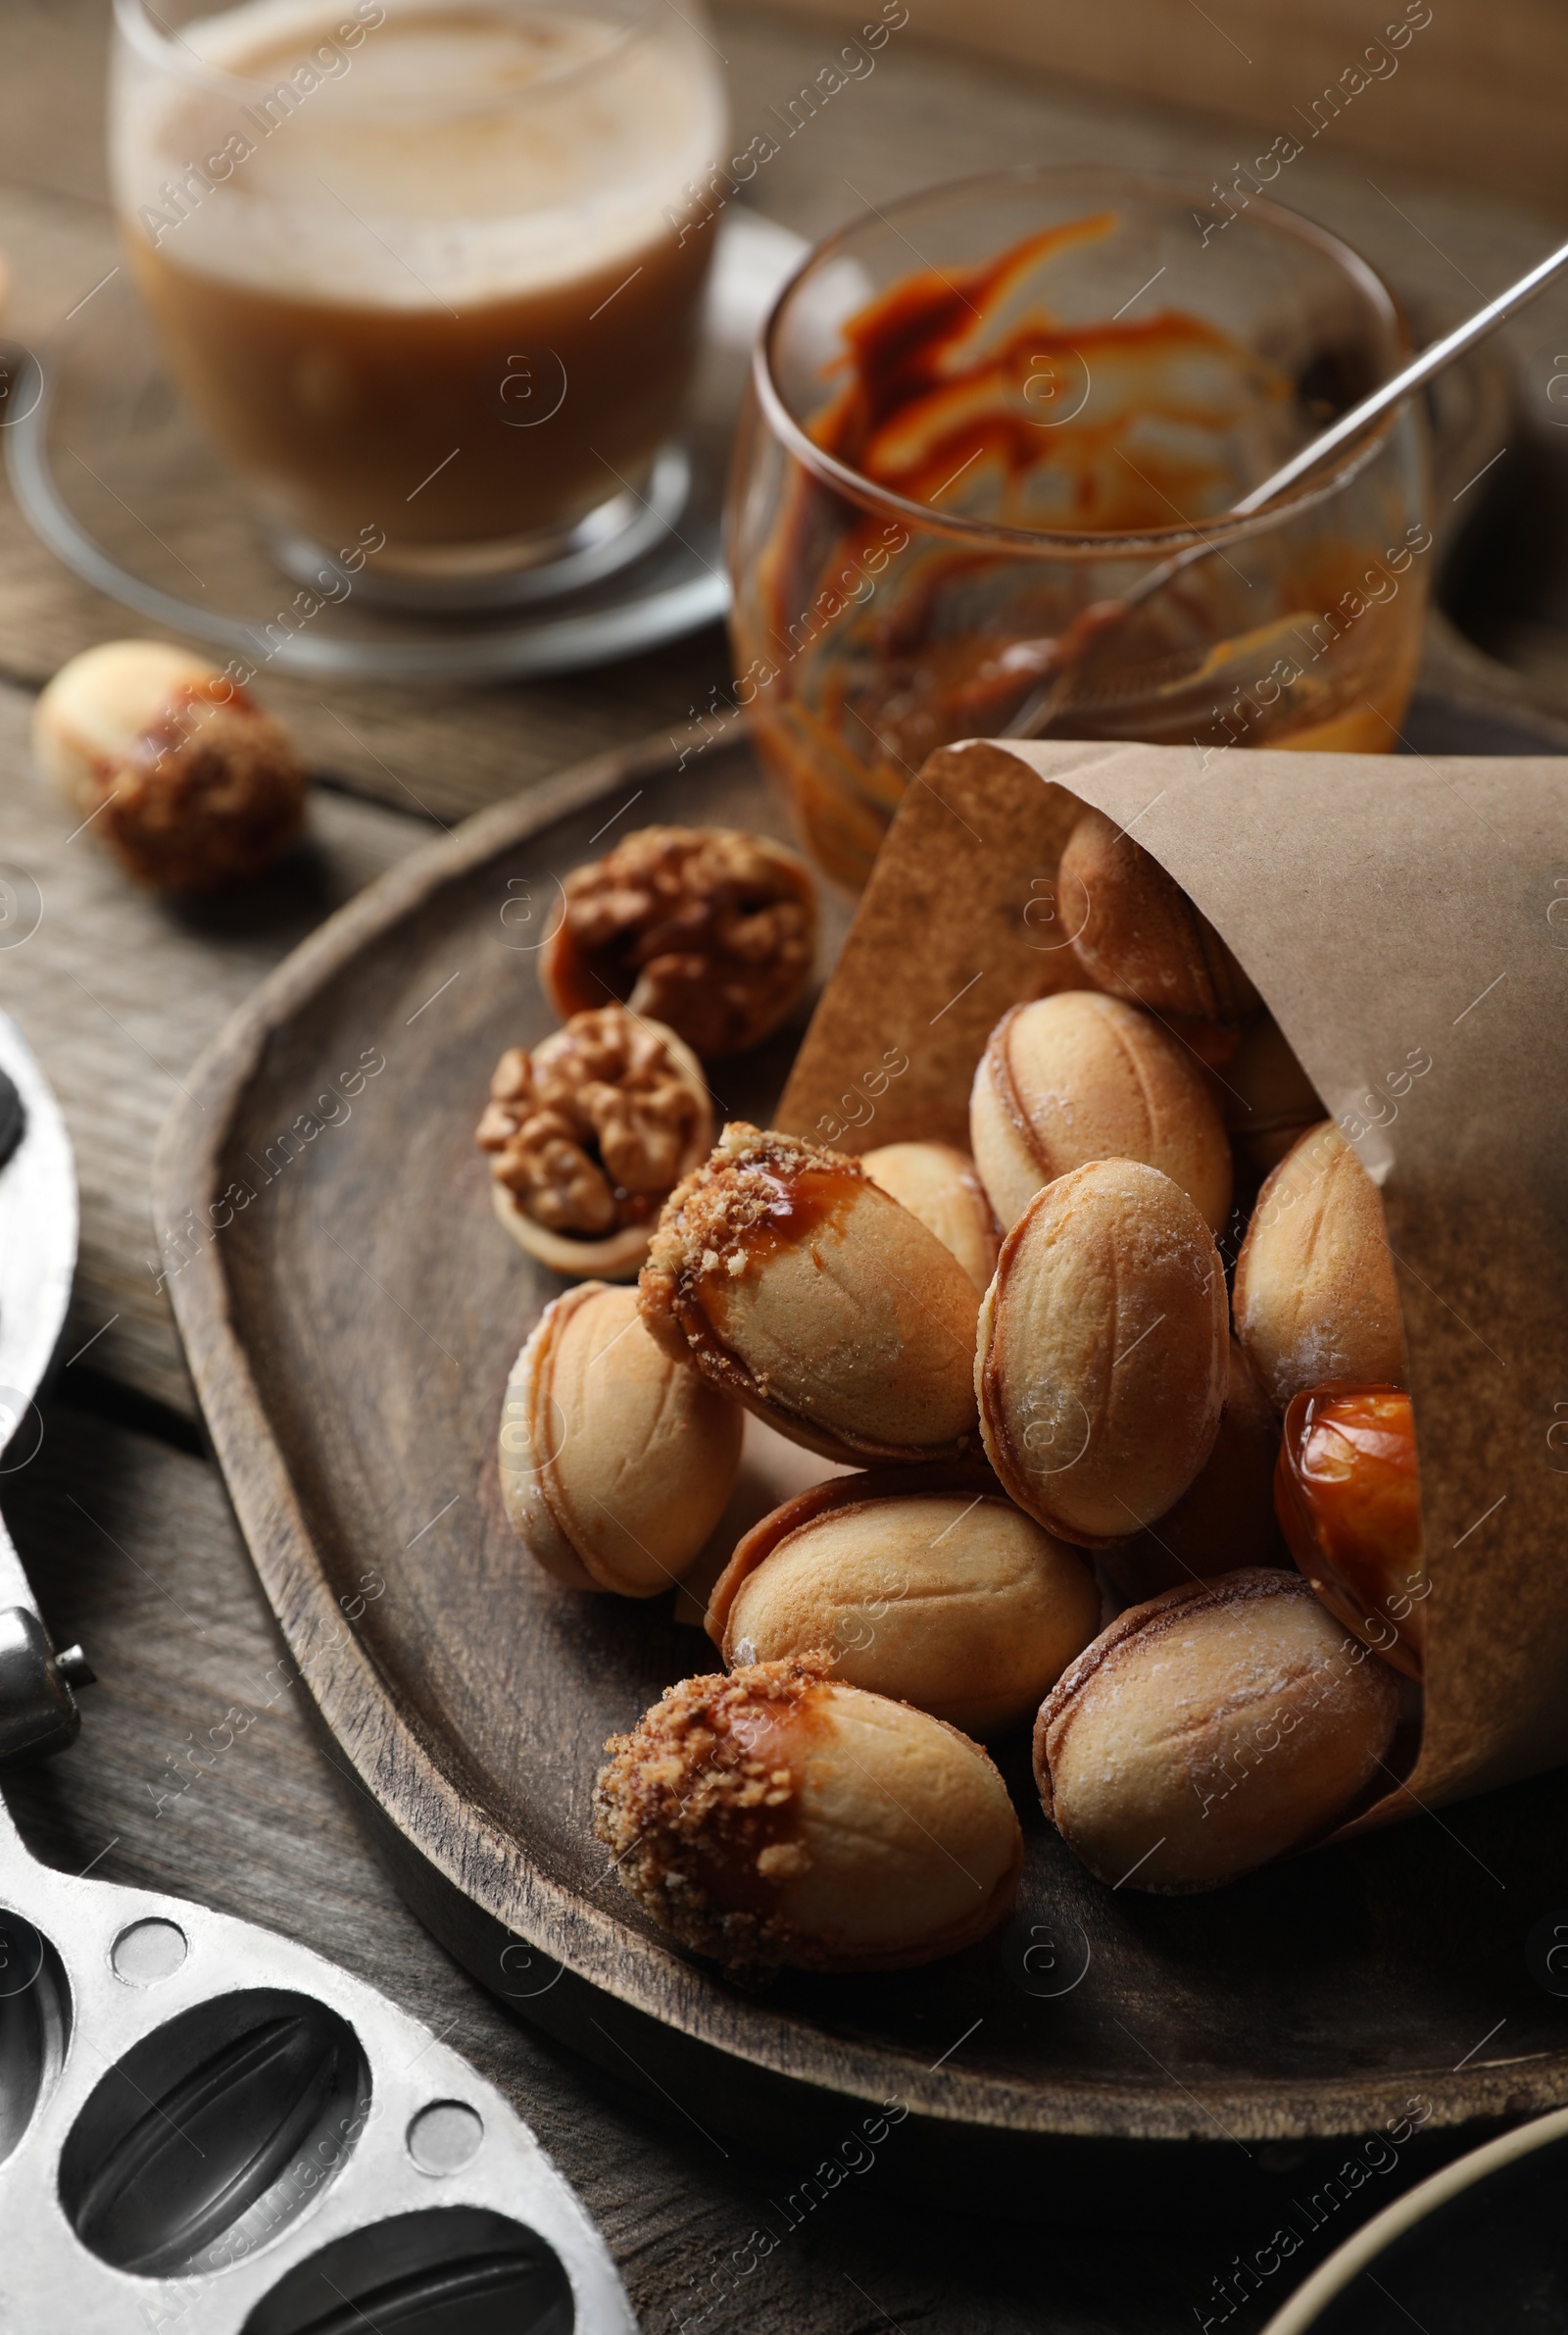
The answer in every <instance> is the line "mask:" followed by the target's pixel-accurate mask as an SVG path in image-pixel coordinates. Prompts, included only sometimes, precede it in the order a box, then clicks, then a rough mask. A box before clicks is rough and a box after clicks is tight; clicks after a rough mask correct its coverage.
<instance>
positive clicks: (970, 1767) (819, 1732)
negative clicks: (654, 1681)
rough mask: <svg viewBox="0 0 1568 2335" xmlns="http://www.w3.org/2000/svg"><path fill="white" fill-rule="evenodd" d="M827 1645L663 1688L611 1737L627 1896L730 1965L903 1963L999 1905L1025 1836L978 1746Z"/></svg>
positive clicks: (608, 1812) (616, 1852)
mask: <svg viewBox="0 0 1568 2335" xmlns="http://www.w3.org/2000/svg"><path fill="white" fill-rule="evenodd" d="M831 1668H832V1664H831V1661H830V1659H829V1658H828V1657H827V1656H826V1655H823V1654H815V1655H806V1656H802V1657H799V1658H797V1659H796V1660H793V1661H790V1662H778V1663H758V1664H753V1665H751V1666H748V1667H747V1668H744V1669H739V1670H735V1671H732V1672H731V1673H730V1674H729V1675H728V1676H723V1675H719V1676H713V1677H704V1678H687V1679H684V1680H683V1681H682V1682H681V1684H680V1685H679V1686H672V1687H669V1688H667V1689H666V1690H665V1693H664V1697H663V1700H662V1702H660V1703H656V1704H655V1706H654V1708H653V1709H652V1710H651V1711H650V1712H648V1713H647V1714H646V1715H645V1716H644V1717H643V1719H642V1720H641V1722H640V1724H639V1725H638V1726H637V1727H636V1728H634V1730H633V1731H632V1733H631V1734H629V1735H617V1736H613V1737H612V1738H611V1740H610V1742H609V1743H608V1744H607V1745H606V1746H605V1748H606V1750H607V1751H608V1752H609V1753H610V1755H611V1757H610V1760H609V1762H608V1764H606V1765H605V1766H604V1767H603V1768H602V1769H601V1770H600V1774H599V1780H598V1785H597V1788H596V1791H595V1795H594V1831H595V1834H596V1836H597V1837H598V1839H599V1840H600V1841H601V1842H602V1843H603V1844H604V1846H605V1847H606V1848H607V1849H608V1850H609V1851H610V1853H611V1856H612V1858H613V1867H614V1871H615V1874H616V1877H617V1878H618V1879H619V1881H620V1883H621V1886H622V1887H623V1888H625V1889H627V1890H629V1891H630V1893H631V1895H632V1896H633V1897H634V1898H636V1900H637V1902H638V1904H639V1905H640V1906H641V1907H642V1908H643V1909H644V1911H645V1912H646V1913H649V1914H651V1915H652V1917H653V1919H654V1920H655V1921H657V1922H658V1923H659V1925H660V1927H661V1928H662V1929H666V1930H669V1931H671V1932H672V1933H673V1934H674V1936H675V1937H676V1938H677V1939H678V1940H679V1942H680V1943H681V1944H682V1945H683V1946H687V1947H690V1948H691V1949H692V1950H693V1951H694V1952H695V1953H698V1954H706V1955H711V1956H712V1957H713V1958H714V1959H715V1960H716V1961H718V1962H721V1963H722V1964H723V1965H724V1967H725V1968H726V1969H727V1970H729V1971H731V1972H734V1973H737V1974H740V1975H747V1976H760V1975H766V1974H768V1973H770V1972H771V1971H773V1970H775V1969H777V1968H778V1966H779V1965H780V1964H781V1963H789V1964H793V1965H795V1966H796V1967H798V1968H802V1969H808V1970H841V1971H854V1970H898V1969H907V1968H908V1967H910V1966H911V1965H912V1964H915V1963H918V1962H935V1961H936V1960H937V1959H938V1958H939V1957H940V1956H942V1955H946V1954H956V1953H957V1951H958V1950H959V1948H960V1947H964V1946H972V1945H973V1944H974V1943H975V1941H976V1940H977V1939H978V1938H983V1937H984V1936H985V1935H986V1933H987V1932H988V1931H989V1930H991V1929H994V1928H995V1927H996V1925H997V1923H998V1922H999V1921H1001V1920H1002V1919H1004V1917H1005V1914H1006V1913H1007V1911H1008V1908H1009V1907H1010V1906H1011V1903H1012V1898H1013V1893H1014V1891H1015V1889H1016V1887H1017V1882H1018V1873H1019V1869H1020V1867H1021V1865H1022V1863H1023V1835H1022V1833H1021V1831H1020V1830H1019V1826H1018V1819H1017V1817H1016V1815H1015V1814H1014V1813H1013V1809H1012V1803H1011V1801H1010V1800H1009V1799H1008V1797H1007V1790H1006V1786H1005V1784H1004V1782H1003V1780H1002V1777H1001V1776H1000V1775H999V1774H998V1772H997V1770H996V1767H995V1766H994V1765H993V1764H992V1762H991V1761H990V1759H989V1758H988V1757H987V1756H986V1754H985V1753H984V1752H983V1751H982V1750H981V1748H980V1746H979V1745H978V1744H977V1743H971V1742H970V1740H969V1738H968V1736H966V1735H960V1734H959V1732H958V1730H957V1729H956V1727H949V1726H944V1725H943V1723H942V1721H941V1720H940V1719H936V1718H931V1717H929V1716H928V1715H927V1714H926V1713H925V1712H923V1711H914V1710H911V1709H910V1708H909V1706H908V1705H907V1703H893V1702H890V1701H888V1699H887V1698H886V1697H885V1696H883V1695H871V1694H866V1693H864V1692H863V1691H862V1690H861V1689H860V1688H859V1687H855V1686H841V1685H839V1684H837V1683H836V1682H835V1681H834V1679H833V1678H832V1677H831V1675H830V1672H831Z"/></svg>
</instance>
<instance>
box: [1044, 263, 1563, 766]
mask: <svg viewBox="0 0 1568 2335" xmlns="http://www.w3.org/2000/svg"><path fill="white" fill-rule="evenodd" d="M1564 268H1568V243H1564V244H1563V245H1562V246H1561V247H1560V249H1558V250H1556V251H1554V252H1552V253H1550V254H1549V256H1548V257H1547V258H1545V259H1544V260H1538V261H1537V263H1536V265H1535V266H1534V267H1533V268H1532V269H1530V270H1529V271H1528V272H1527V273H1525V274H1524V275H1521V276H1520V278H1519V280H1518V282H1517V283H1514V284H1510V285H1509V287H1508V289H1507V290H1506V291H1505V292H1499V293H1498V294H1497V297H1496V298H1495V300H1489V301H1488V303H1487V305H1486V307H1485V308H1481V309H1478V310H1477V311H1476V313H1475V315H1474V316H1473V317H1470V318H1467V319H1466V321H1465V323H1462V324H1456V325H1455V326H1454V328H1453V330H1452V331H1451V332H1446V333H1445V334H1444V336H1443V338H1442V339H1441V340H1435V341H1433V342H1432V343H1431V344H1430V346H1429V347H1427V348H1424V349H1423V350H1422V351H1421V352H1420V354H1419V356H1416V357H1413V358H1412V359H1411V360H1410V363H1409V364H1408V365H1407V366H1406V367H1405V368H1404V370H1403V372H1402V373H1396V374H1395V375H1394V376H1393V378H1392V379H1391V380H1387V381H1385V382H1384V383H1383V384H1382V386H1381V388H1377V389H1374V390H1373V391H1372V394H1371V395H1370V397H1363V398H1362V400H1361V402H1360V404H1359V405H1355V406H1352V407H1351V408H1350V410H1349V412H1348V414H1342V415H1341V417H1340V419H1339V421H1338V422H1331V423H1330V425H1329V427H1328V428H1327V429H1325V430H1322V431H1320V433H1319V434H1318V436H1316V437H1315V438H1310V439H1308V441H1307V443H1306V444H1305V445H1304V446H1302V447H1301V448H1300V449H1299V452H1297V453H1295V454H1293V455H1292V456H1291V458H1290V460H1289V462H1284V463H1281V465H1280V467H1279V469H1278V470H1277V471H1271V472H1270V473H1269V475H1268V476H1267V477H1266V478H1265V479H1264V480H1263V482H1262V484H1261V485H1260V486H1254V487H1253V488H1252V489H1251V491H1250V493H1249V494H1245V495H1244V496H1243V497H1242V499H1241V501H1240V502H1239V503H1233V504H1232V506H1231V508H1230V509H1229V510H1228V511H1226V512H1223V513H1221V514H1220V517H1219V518H1218V519H1217V520H1215V521H1214V522H1213V523H1214V524H1215V525H1216V526H1217V525H1222V524H1223V523H1224V522H1225V521H1226V520H1232V519H1250V518H1252V517H1253V516H1254V514H1255V513H1257V512H1259V511H1262V510H1265V509H1266V508H1267V506H1268V505H1269V504H1270V503H1271V502H1273V500H1274V498H1275V496H1276V495H1282V494H1284V492H1285V490H1286V489H1287V487H1291V486H1294V485H1295V484H1296V482H1297V480H1298V479H1299V478H1304V477H1305V476H1306V474H1307V472H1310V471H1314V470H1316V468H1317V466H1318V465H1319V463H1321V462H1325V461H1327V459H1328V457H1329V456H1330V455H1331V454H1337V453H1338V452H1339V451H1340V449H1341V447H1342V446H1348V445H1349V444H1350V443H1351V441H1352V440H1353V439H1355V438H1358V437H1359V436H1360V435H1361V433H1362V431H1363V430H1365V429H1367V428H1369V427H1370V425H1371V424H1372V423H1373V422H1377V421H1379V420H1380V419H1381V418H1382V416H1383V415H1385V414H1387V413H1388V412H1389V411H1390V410H1391V409H1392V408H1393V407H1395V406H1397V405H1402V404H1403V402H1404V400H1405V399H1406V398H1408V397H1411V396H1413V395H1414V393H1415V391H1416V390H1417V389H1420V388H1422V387H1423V386H1424V385H1425V383H1426V382H1428V381H1431V380H1435V379H1436V378H1437V376H1438V374H1439V373H1444V372H1446V369H1447V368H1448V367H1449V366H1450V365H1452V364H1453V362H1454V360H1455V359H1456V358H1459V357H1462V356H1463V355H1464V354H1465V352H1466V351H1467V350H1469V349H1473V348H1474V347H1475V346H1476V345H1477V343H1478V342H1479V341H1483V340H1485V339H1486V337H1487V335H1488V334H1489V333H1490V332H1494V331H1495V329H1496V327H1497V326H1498V325H1499V324H1500V323H1504V322H1505V321H1506V319H1507V318H1509V317H1511V316H1513V315H1515V314H1516V312H1517V311H1518V310H1519V309H1521V308H1523V307H1524V306H1525V304H1526V303H1527V301H1530V300H1533V299H1534V298H1535V296H1536V294H1537V293H1538V292H1539V291H1542V290H1543V289H1544V287H1545V285H1547V284H1548V283H1550V282H1551V280H1552V278H1553V277H1554V276H1556V275H1559V274H1560V273H1562V271H1563V269H1564ZM1217 548H1218V546H1217V545H1216V544H1215V543H1214V542H1213V541H1212V540H1211V539H1209V538H1208V537H1205V538H1204V539H1203V540H1202V541H1201V542H1199V543H1192V544H1188V545H1186V546H1185V547H1184V548H1183V549H1182V550H1181V551H1179V552H1174V553H1173V554H1172V555H1171V557H1170V558H1169V559H1167V560H1162V561H1161V562H1160V563H1159V565H1158V566H1157V567H1155V568H1151V569H1150V571H1149V572H1148V573H1147V574H1146V575H1143V576H1141V577H1140V578H1139V580H1138V582H1137V583H1136V584H1134V585H1133V587H1132V589H1131V590H1130V591H1128V592H1127V593H1125V594H1124V595H1123V596H1122V597H1121V598H1120V599H1119V600H1112V601H1105V602H1103V603H1101V604H1100V605H1099V606H1097V607H1096V608H1094V609H1090V610H1086V611H1085V612H1084V615H1083V616H1081V617H1080V618H1079V619H1078V620H1077V621H1076V622H1075V623H1074V624H1072V625H1071V626H1069V628H1068V630H1067V631H1066V632H1064V633H1063V635H1062V637H1061V639H1060V640H1059V641H1058V642H1057V644H1056V656H1055V661H1054V665H1053V667H1052V670H1051V671H1049V672H1048V673H1047V674H1046V677H1045V678H1044V680H1043V681H1042V682H1041V683H1040V685H1039V687H1038V688H1037V689H1035V690H1034V691H1032V693H1031V694H1030V695H1029V696H1028V697H1027V698H1026V699H1025V700H1024V702H1023V704H1022V705H1021V706H1020V707H1019V709H1018V711H1017V713H1016V714H1014V716H1013V718H1012V720H1010V721H1009V722H1008V723H1007V725H1006V727H1005V729H1004V731H1003V733H1002V734H1003V736H1004V737H1008V738H1038V737H1040V736H1041V735H1042V734H1043V732H1044V731H1045V730H1047V729H1048V728H1049V727H1050V725H1051V723H1052V722H1053V721H1054V720H1056V718H1057V717H1058V716H1059V715H1060V714H1061V712H1062V711H1063V709H1064V707H1065V706H1066V704H1067V702H1068V700H1069V699H1070V697H1071V695H1072V689H1073V683H1074V679H1075V677H1076V675H1077V674H1078V673H1079V672H1080V671H1082V668H1083V665H1084V661H1085V659H1086V657H1087V656H1088V655H1089V653H1090V651H1091V650H1092V649H1094V648H1098V646H1099V644H1100V643H1101V642H1102V641H1103V640H1104V639H1105V638H1106V637H1107V635H1109V634H1110V633H1113V632H1115V631H1118V630H1119V629H1120V627H1121V625H1122V624H1123V623H1124V622H1125V621H1126V620H1127V618H1128V617H1130V616H1131V615H1132V613H1133V611H1134V610H1135V609H1138V608H1141V607H1142V606H1143V605H1144V603H1145V601H1147V600H1150V599H1152V597H1153V595H1154V594H1155V593H1156V592H1159V591H1163V589H1164V587H1165V586H1166V584H1168V583H1169V582H1170V581H1171V580H1172V578H1173V577H1175V576H1177V575H1180V574H1182V573H1183V572H1184V571H1186V570H1187V569H1188V568H1191V567H1193V566H1195V565H1196V564H1197V562H1199V561H1200V560H1206V559H1207V558H1208V557H1209V555H1210V553H1212V552H1213V551H1215V550H1216V549H1217Z"/></svg>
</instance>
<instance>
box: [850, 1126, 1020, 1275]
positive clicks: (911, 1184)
mask: <svg viewBox="0 0 1568 2335" xmlns="http://www.w3.org/2000/svg"><path fill="white" fill-rule="evenodd" d="M860 1166H861V1167H862V1168H864V1169H865V1172H866V1174H867V1175H868V1176H869V1177H870V1178H871V1181H872V1182H873V1183H874V1184H880V1185H881V1187H882V1189H883V1191H884V1192H887V1193H890V1194H891V1196H892V1197H893V1198H894V1199H895V1200H896V1201H897V1202H898V1203H899V1206H900V1207H901V1208H907V1210H908V1212H909V1214H910V1216H911V1217H919V1219H920V1221H921V1223H922V1224H923V1225H924V1226H925V1228H926V1230H927V1231H928V1232H934V1233H935V1234H936V1236H937V1238H938V1240H939V1241H940V1242H941V1243H942V1246H943V1247H944V1248H945V1249H951V1250H952V1252H953V1254H954V1256H955V1257H956V1259H957V1260H958V1263H959V1264H960V1265H961V1266H962V1267H963V1269H964V1271H965V1272H966V1273H967V1274H968V1276H969V1278H970V1280H971V1281H972V1282H973V1283H974V1285H975V1287H976V1288H977V1289H985V1288H987V1287H989V1285H990V1281H991V1276H992V1274H993V1273H994V1272H995V1271H996V1269H997V1251H998V1249H999V1248H1000V1247H1001V1245H1002V1234H1001V1232H1000V1231H999V1230H998V1227H997V1219H996V1217H994V1216H993V1215H992V1213H991V1203H990V1201H989V1200H988V1199H987V1198H986V1192H985V1186H984V1184H982V1182H981V1181H980V1177H979V1175H978V1173H977V1172H976V1169H975V1164H974V1162H973V1160H971V1159H970V1157H969V1155H968V1153H967V1152H961V1151H957V1150H956V1149H955V1148H954V1146H953V1145H952V1144H951V1143H884V1144H882V1145H881V1146H880V1147H879V1148H878V1149H877V1150H875V1151H865V1152H861V1154H860Z"/></svg>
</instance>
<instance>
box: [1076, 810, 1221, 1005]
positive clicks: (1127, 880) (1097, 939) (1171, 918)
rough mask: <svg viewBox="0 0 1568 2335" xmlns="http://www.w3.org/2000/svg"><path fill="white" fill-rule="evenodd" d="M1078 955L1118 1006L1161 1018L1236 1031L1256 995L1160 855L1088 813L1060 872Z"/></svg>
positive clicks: (1094, 813)
mask: <svg viewBox="0 0 1568 2335" xmlns="http://www.w3.org/2000/svg"><path fill="white" fill-rule="evenodd" d="M1056 893H1057V899H1058V902H1059V911H1060V915H1061V919H1062V922H1063V924H1064V926H1065V928H1066V930H1067V931H1068V932H1069V933H1070V934H1072V936H1073V940H1072V948H1073V954H1074V955H1075V956H1076V958H1077V959H1078V962H1079V964H1080V965H1081V966H1082V967H1083V969H1084V970H1085V972H1086V973H1088V975H1089V977H1090V978H1091V980H1093V981H1095V982H1096V983H1098V985H1099V986H1100V987H1101V988H1102V989H1108V990H1109V991H1110V992H1111V994H1112V995H1113V996H1115V997H1125V998H1130V999H1131V1000H1132V1002H1133V1003H1134V1004H1135V1005H1141V1006H1149V1007H1151V1008H1152V1009H1153V1010H1155V1011H1156V1012H1159V1013H1162V1014H1183V1015H1189V1016H1191V1017H1192V1018H1193V1019H1194V1020H1198V1021H1220V1022H1228V1023H1230V1024H1232V1025H1235V1024H1238V1023H1240V1022H1242V1021H1245V1020H1246V1018H1247V1017H1248V1015H1249V1014H1251V1013H1253V1012H1255V1010H1256V1007H1257V1002H1258V1000H1257V991H1256V990H1255V989H1254V988H1253V986H1252V984H1251V982H1250V980H1249V978H1248V976H1247V974H1246V973H1245V972H1244V971H1243V969H1242V967H1241V966H1240V964H1239V963H1238V962H1237V960H1236V958H1235V956H1234V955H1233V954H1232V952H1231V951H1230V949H1229V948H1227V946H1226V945H1225V943H1224V941H1222V940H1221V938H1220V936H1219V934H1218V933H1217V932H1216V931H1215V929H1214V927H1213V925H1212V924H1211V923H1210V922H1209V920H1208V919H1207V918H1206V917H1205V916H1203V915H1202V914H1201V912H1200V911H1199V910H1198V909H1197V908H1196V907H1195V906H1194V905H1193V902H1192V901H1191V900H1190V899H1189V898H1188V896H1187V894H1186V893H1185V892H1184V891H1183V890H1182V887H1181V885H1180V884H1179V883H1178V882H1177V881H1176V879H1175V877H1174V876H1173V875H1168V874H1167V873H1166V871H1165V869H1163V868H1162V867H1161V866H1160V864H1159V862H1158V861H1157V860H1156V859H1155V858H1154V856H1153V854H1152V852H1147V851H1145V849H1144V848H1143V845H1142V844H1140V843H1135V842H1134V840H1133V838H1132V836H1131V835H1129V834H1128V832H1127V830H1126V828H1125V827H1118V826H1117V825H1116V824H1115V822H1114V821H1113V820H1108V819H1107V818H1106V817H1105V815H1104V813H1103V811H1086V812H1085V813H1084V815H1083V817H1082V819H1080V820H1079V821H1078V823H1077V825H1076V826H1075V827H1074V828H1073V831H1072V833H1071V834H1070V835H1069V836H1068V838H1067V843H1066V848H1065V849H1064V851H1063V852H1062V855H1061V863H1060V866H1059V867H1058V869H1057V871H1056Z"/></svg>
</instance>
